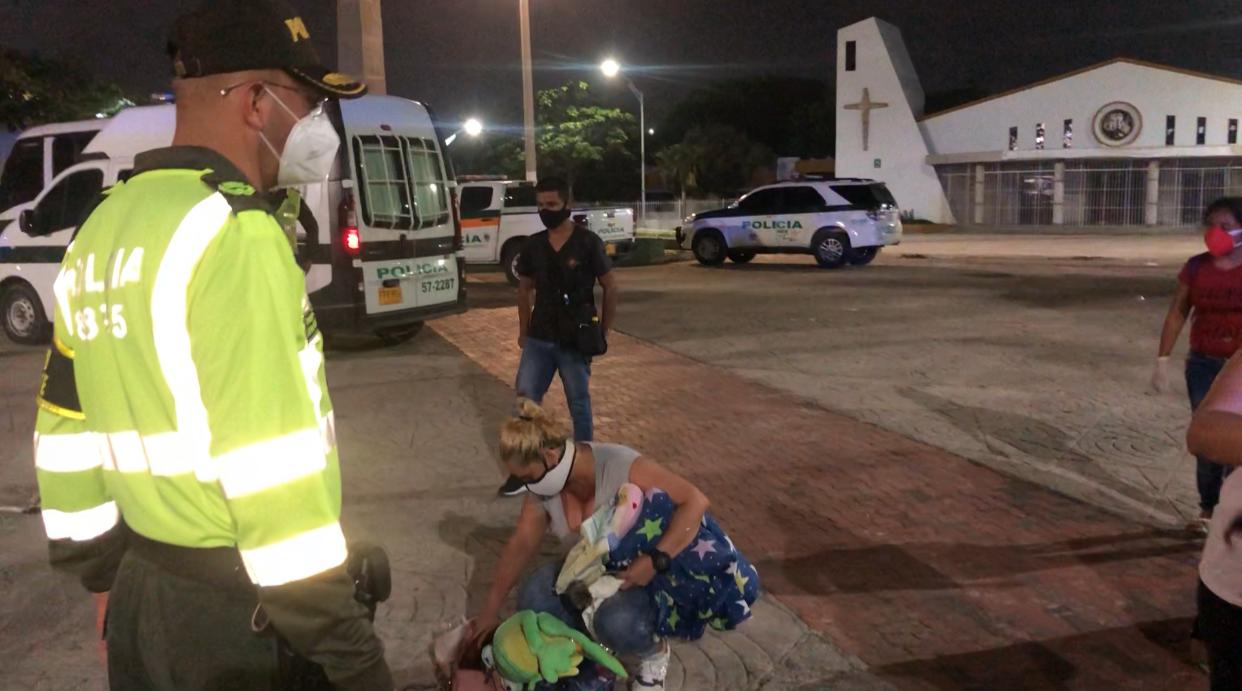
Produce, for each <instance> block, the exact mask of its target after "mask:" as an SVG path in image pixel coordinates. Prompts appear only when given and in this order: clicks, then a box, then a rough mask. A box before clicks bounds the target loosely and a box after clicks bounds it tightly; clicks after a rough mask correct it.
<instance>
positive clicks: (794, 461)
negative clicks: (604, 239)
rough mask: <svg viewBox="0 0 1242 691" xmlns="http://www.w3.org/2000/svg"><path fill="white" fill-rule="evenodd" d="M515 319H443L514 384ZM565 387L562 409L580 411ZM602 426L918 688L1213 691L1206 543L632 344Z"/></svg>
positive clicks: (824, 622)
mask: <svg viewBox="0 0 1242 691" xmlns="http://www.w3.org/2000/svg"><path fill="white" fill-rule="evenodd" d="M514 322H515V315H514V312H513V310H512V309H508V308H502V309H489V310H484V309H476V310H472V311H471V312H470V313H468V314H465V315H461V316H458V317H453V318H450V319H443V320H439V321H436V322H434V323H433V324H432V326H433V328H434V329H435V330H436V331H437V332H438V333H439V334H440V335H442V336H443V337H444V338H445V339H447V340H448V341H449V342H451V343H452V344H453V345H455V346H456V347H457V348H459V349H460V350H461V351H462V352H463V353H465V354H466V355H467V356H468V357H469V358H470V359H471V360H473V361H474V362H475V363H477V364H478V365H479V366H481V367H483V368H484V369H485V370H487V371H488V372H490V373H491V374H492V375H493V376H495V377H496V378H498V379H500V380H501V381H502V382H505V383H508V382H510V381H511V380H512V376H513V372H515V371H516V365H517V358H518V351H517V346H516V344H515V342H514V338H513V325H514ZM558 389H559V387H558V386H557V385H554V392H553V393H552V394H550V395H549V397H548V399H547V401H546V403H547V404H548V405H549V406H550V407H551V408H552V409H554V410H558V411H561V414H562V415H563V416H564V417H567V415H565V413H564V410H565V408H564V401H563V397H561V396H560V394H559V393H558ZM592 390H593V392H594V396H593V403H594V408H595V417H596V430H597V432H596V434H597V437H598V438H600V439H607V440H615V441H620V442H623V443H627V444H630V445H632V446H634V447H636V448H638V449H640V450H641V451H643V452H644V453H646V454H648V455H650V456H651V457H653V458H656V459H658V460H660V461H661V462H663V463H666V464H668V465H669V466H670V467H672V468H674V469H676V470H678V471H679V472H681V473H683V474H685V475H686V476H688V477H690V478H691V479H693V480H694V481H695V482H696V483H697V484H698V485H699V486H700V487H701V488H702V489H703V490H704V491H705V492H706V493H707V495H708V496H709V497H710V498H711V499H712V501H713V511H714V512H715V513H716V514H717V515H718V516H719V517H720V518H721V520H722V521H723V522H724V523H725V525H726V527H727V529H728V530H729V531H730V533H731V535H732V536H733V537H734V538H735V540H736V541H737V542H738V543H739V545H740V546H741V547H742V548H743V549H744V551H745V552H746V553H747V554H748V555H749V556H750V557H751V558H752V560H753V561H755V562H756V565H757V566H758V567H759V570H760V573H761V575H762V577H763V579H764V585H765V587H766V589H767V590H768V591H769V592H770V593H772V594H774V595H775V596H776V597H777V598H778V599H779V600H780V601H781V602H782V603H784V604H785V605H787V606H788V607H790V608H791V609H792V610H793V611H794V612H796V613H797V615H798V616H800V617H801V618H802V619H803V620H804V621H805V622H806V623H807V624H808V625H809V626H811V627H812V628H813V629H815V630H817V631H820V632H822V633H824V634H825V635H826V636H827V637H828V638H829V639H830V640H831V642H833V643H834V644H836V645H838V646H840V647H841V648H842V649H843V650H844V651H845V652H846V653H849V654H852V655H854V656H857V658H859V659H860V660H861V661H862V662H863V663H865V664H866V665H867V666H868V667H869V668H870V669H871V671H873V672H874V673H876V674H878V675H880V676H881V677H883V678H884V679H886V680H888V681H890V682H892V683H894V684H896V685H898V686H900V687H903V688H919V689H921V688H936V689H959V688H979V689H993V688H995V689H1002V688H1003V689H1012V688H1074V689H1078V688H1081V689H1096V688H1143V689H1186V688H1199V687H1203V686H1205V682H1204V677H1203V675H1202V674H1201V673H1199V672H1198V671H1196V670H1195V669H1194V668H1193V667H1192V666H1191V665H1190V664H1189V663H1188V659H1187V655H1188V640H1187V631H1188V629H1189V620H1190V617H1191V615H1192V614H1193V610H1194V604H1193V587H1194V582H1195V570H1194V567H1195V563H1196V561H1197V557H1198V553H1199V550H1200V547H1201V544H1200V542H1199V541H1198V540H1196V539H1195V538H1193V537H1192V536H1188V535H1186V534H1184V533H1181V532H1177V531H1168V530H1161V529H1156V528H1151V527H1148V526H1145V525H1142V524H1137V523H1135V522H1132V521H1127V520H1124V519H1121V518H1118V517H1116V516H1114V515H1112V514H1109V513H1105V512H1103V511H1101V510H1099V509H1097V508H1094V507H1092V506H1089V505H1087V504H1084V503H1081V502H1078V501H1075V500H1072V499H1069V498H1066V497H1064V496H1062V495H1059V494H1056V493H1054V492H1052V491H1050V490H1047V489H1044V488H1042V487H1039V486H1037V485H1034V484H1031V483H1028V482H1025V481H1021V480H1017V479H1013V478H1011V477H1007V476H1005V475H1002V474H1000V473H998V472H996V471H993V470H990V469H987V468H984V467H982V466H979V465H976V464H974V463H972V462H970V461H967V460H965V459H963V458H961V457H958V456H955V455H952V454H950V453H948V452H945V451H942V450H940V449H937V448H934V447H931V446H928V445H925V444H921V443H917V442H914V441H911V440H909V439H907V438H905V437H902V436H900V435H897V434H894V433H892V432H888V431H885V430H882V429H880V428H878V427H874V426H870V425H867V424H864V423H860V422H857V421H854V420H851V419H849V418H846V417H843V416H841V415H837V414H834V413H831V412H828V411H826V410H824V409H822V408H820V407H818V406H816V405H814V404H812V403H810V402H808V401H806V400H803V399H800V398H797V397H795V396H792V395H790V394H787V393H783V392H780V391H778V390H775V389H772V388H769V387H766V386H764V385H761V384H756V383H754V382H751V381H747V380H744V379H742V378H740V377H738V376H735V375H732V374H729V373H727V372H724V371H722V370H721V369H719V368H716V367H712V366H709V365H705V364H701V363H698V362H695V361H693V360H691V359H689V358H687V357H684V356H680V355H677V354H674V353H671V352H669V351H667V350H664V349H661V348H659V347H656V346H654V345H652V344H650V343H647V342H643V341H640V340H638V339H635V338H631V337H628V336H626V335H624V334H616V335H614V337H613V342H612V343H611V351H610V353H609V354H608V355H607V356H606V357H604V358H601V359H599V360H598V361H597V362H596V363H595V366H594V376H593V381H592Z"/></svg>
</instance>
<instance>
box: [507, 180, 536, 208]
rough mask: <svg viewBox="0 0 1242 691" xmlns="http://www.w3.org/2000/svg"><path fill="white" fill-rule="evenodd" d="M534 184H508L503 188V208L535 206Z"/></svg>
mask: <svg viewBox="0 0 1242 691" xmlns="http://www.w3.org/2000/svg"><path fill="white" fill-rule="evenodd" d="M535 205H536V204H535V186H534V185H509V186H508V187H506V188H505V208H506V209H514V208H523V207H528V206H530V207H533V206H535Z"/></svg>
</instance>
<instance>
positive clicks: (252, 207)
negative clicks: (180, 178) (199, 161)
mask: <svg viewBox="0 0 1242 691" xmlns="http://www.w3.org/2000/svg"><path fill="white" fill-rule="evenodd" d="M203 182H205V183H207V184H208V185H211V187H212V189H215V190H216V191H218V192H219V193H220V194H221V195H223V196H224V198H225V200H227V201H228V203H229V206H230V207H232V208H233V213H235V214H236V213H241V212H242V211H263V212H265V213H269V214H270V213H272V212H273V211H274V209H273V208H272V205H271V203H270V202H269V201H268V200H267V197H266V196H265V195H262V194H259V193H258V191H257V190H255V188H254V185H251V184H250V183H248V182H245V181H241V180H236V179H231V178H227V177H225V176H223V175H217V174H216V172H215V171H214V170H208V171H207V172H206V173H204V174H203Z"/></svg>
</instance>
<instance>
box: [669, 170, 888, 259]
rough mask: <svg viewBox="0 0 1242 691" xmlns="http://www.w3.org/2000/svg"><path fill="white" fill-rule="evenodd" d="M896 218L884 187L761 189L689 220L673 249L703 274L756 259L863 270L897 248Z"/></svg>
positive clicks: (824, 183)
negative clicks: (805, 260) (796, 258)
mask: <svg viewBox="0 0 1242 691" xmlns="http://www.w3.org/2000/svg"><path fill="white" fill-rule="evenodd" d="M901 233H902V227H901V215H900V212H899V210H898V209H897V202H896V200H894V199H893V195H892V194H891V193H890V192H889V191H888V188H887V187H885V186H884V183H883V182H878V181H876V180H868V179H863V178H807V179H803V180H797V181H792V182H781V183H777V184H774V185H766V186H764V187H760V188H758V189H755V190H753V191H751V192H750V193H749V194H747V195H746V196H744V197H742V198H741V199H739V200H738V201H737V202H735V203H733V204H732V205H730V206H728V207H726V208H724V209H716V210H714V211H704V212H702V213H697V214H694V215H692V216H690V217H688V218H686V220H685V221H684V225H683V226H681V227H679V228H677V244H678V245H680V246H682V247H684V248H685V249H688V250H691V251H692V252H694V258H695V259H697V260H698V261H699V263H701V264H705V265H707V266H718V265H720V264H723V263H724V261H725V259H726V258H727V259H730V260H732V261H734V262H736V263H738V264H745V263H746V262H748V261H750V260H751V259H754V258H755V255H756V254H760V253H772V254H776V253H782V254H811V255H814V256H815V260H816V261H817V262H819V265H820V266H822V267H825V268H829V269H835V268H837V267H840V266H843V265H845V264H847V263H848V264H854V265H859V266H861V265H863V264H869V263H870V262H871V260H873V259H875V257H876V255H877V254H879V253H880V249H881V248H883V247H884V246H886V245H896V244H898V243H900V242H901Z"/></svg>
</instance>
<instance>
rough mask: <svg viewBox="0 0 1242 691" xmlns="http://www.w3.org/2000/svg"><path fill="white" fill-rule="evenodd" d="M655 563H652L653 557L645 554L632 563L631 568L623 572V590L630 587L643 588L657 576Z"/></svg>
mask: <svg viewBox="0 0 1242 691" xmlns="http://www.w3.org/2000/svg"><path fill="white" fill-rule="evenodd" d="M655 575H656V570H655V564H653V563H651V557H649V556H647V555H645V554H644V555H643V556H641V557H639V558H637V559H635V560H634V561H633V562H631V563H630V568H628V569H626V570H625V571H622V572H621V580H622V581H624V582H623V583H622V585H621V589H622V590H629V589H630V588H636V587H637V588H642V587H645V586H646V585H647V584H648V583H650V582H651V579H653V578H655Z"/></svg>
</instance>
